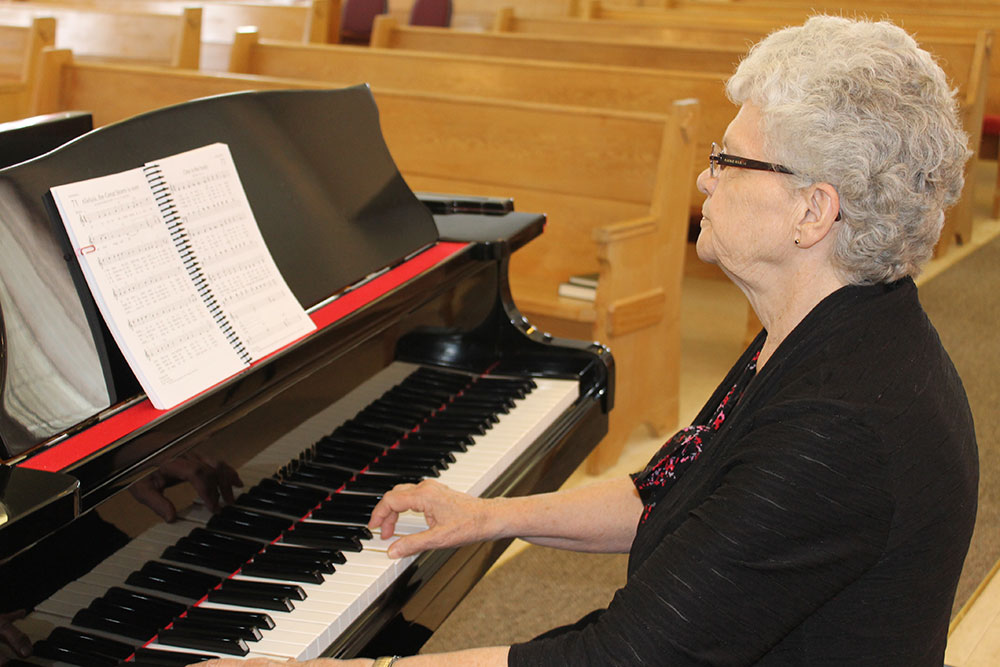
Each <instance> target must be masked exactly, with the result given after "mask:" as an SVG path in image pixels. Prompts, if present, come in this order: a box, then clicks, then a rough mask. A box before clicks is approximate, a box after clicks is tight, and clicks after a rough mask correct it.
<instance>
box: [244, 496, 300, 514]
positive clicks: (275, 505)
mask: <svg viewBox="0 0 1000 667" xmlns="http://www.w3.org/2000/svg"><path fill="white" fill-rule="evenodd" d="M235 504H236V506H237V507H245V508H247V509H251V510H259V511H261V512H271V513H274V514H283V515H285V516H288V517H296V518H298V517H301V516H305V515H306V514H307V513H308V512H309V510H311V509H312V508H313V507H314V506H315V503H314V504H312V505H306V506H303V505H302V504H301V503H296V502H294V501H289V500H286V499H283V498H281V497H273V498H267V497H260V496H251V495H250V494H248V493H243V494H240V496H239V497H238V498H237V499H236V501H235Z"/></svg>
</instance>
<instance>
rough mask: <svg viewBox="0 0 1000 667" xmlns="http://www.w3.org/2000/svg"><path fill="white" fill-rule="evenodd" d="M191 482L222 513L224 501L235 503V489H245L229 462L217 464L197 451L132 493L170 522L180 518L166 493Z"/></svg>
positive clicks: (161, 470)
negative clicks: (171, 488) (170, 489)
mask: <svg viewBox="0 0 1000 667" xmlns="http://www.w3.org/2000/svg"><path fill="white" fill-rule="evenodd" d="M181 482H188V483H190V484H191V486H192V487H193V488H194V490H195V492H196V493H197V494H198V497H199V498H201V500H202V502H203V503H205V506H206V507H207V508H208V509H210V510H211V511H213V512H216V511H218V509H219V506H220V501H221V502H225V503H227V504H228V503H231V502H233V487H241V486H243V482H242V480H240V476H239V474H238V473H237V472H236V470H234V469H233V467H232V466H230V465H229V464H228V463H225V462H221V461H220V462H216V461H212V460H209V459H207V458H205V457H203V456H200V455H198V454H196V453H194V452H188V453H187V454H182V455H181V456H178V457H177V458H175V459H174V460H172V461H169V462H167V463H165V464H163V465H162V466H160V467H159V468H157V469H156V470H155V471H153V472H152V473H150V474H149V475H147V476H146V477H144V478H142V479H141V480H139V481H138V482H136V483H135V484H133V485H132V486H131V487H130V488H129V490H130V491H131V492H132V495H133V496H134V497H135V499H136V500H138V501H139V502H140V503H142V504H143V505H146V506H147V507H149V508H150V509H151V510H153V511H154V512H156V513H157V514H158V515H160V517H161V518H162V519H164V520H165V521H167V522H168V523H169V522H171V521H173V520H174V519H176V518H177V508H176V507H174V504H173V503H172V502H170V499H169V498H167V497H166V496H165V495H164V494H163V491H164V490H165V489H167V488H169V487H171V486H174V485H175V484H179V483H181Z"/></svg>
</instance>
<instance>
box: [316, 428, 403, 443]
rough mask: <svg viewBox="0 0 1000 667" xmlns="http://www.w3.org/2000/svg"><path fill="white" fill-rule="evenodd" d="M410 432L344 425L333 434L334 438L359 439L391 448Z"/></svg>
mask: <svg viewBox="0 0 1000 667" xmlns="http://www.w3.org/2000/svg"><path fill="white" fill-rule="evenodd" d="M408 432H409V431H403V430H398V431H394V430H386V429H376V428H372V427H371V426H365V425H362V424H344V425H342V426H340V427H339V428H337V430H336V431H334V432H333V437H338V438H345V439H358V440H361V441H363V442H372V443H375V444H378V445H386V446H389V445H391V444H392V443H394V442H396V441H397V440H399V439H400V438H401V437H403V436H404V435H405V434H406V433H408Z"/></svg>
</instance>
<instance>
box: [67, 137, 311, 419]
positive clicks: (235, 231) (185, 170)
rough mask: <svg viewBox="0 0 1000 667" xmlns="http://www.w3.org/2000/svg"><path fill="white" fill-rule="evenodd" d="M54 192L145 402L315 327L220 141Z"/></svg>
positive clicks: (201, 381)
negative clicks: (290, 286)
mask: <svg viewBox="0 0 1000 667" xmlns="http://www.w3.org/2000/svg"><path fill="white" fill-rule="evenodd" d="M51 192H52V197H53V200H54V201H55V204H56V208H57V209H58V211H59V215H60V217H61V218H62V221H63V224H64V225H65V227H66V231H67V233H68V234H69V238H70V242H71V243H72V247H73V249H74V254H75V255H76V257H77V259H78V260H79V262H80V266H81V268H82V271H83V275H84V277H85V278H86V280H87V284H88V286H89V287H90V291H91V293H92V294H93V296H94V300H95V301H96V302H97V305H98V308H99V309H100V311H101V314H102V315H103V317H104V320H105V322H107V324H108V327H109V329H110V330H111V333H112V335H113V336H114V338H115V341H116V342H117V343H118V346H119V347H120V348H121V349H122V353H123V354H124V356H125V358H126V359H127V360H128V363H129V365H130V366H131V368H132V371H133V372H134V373H135V374H136V377H137V378H138V379H139V382H140V384H141V385H142V387H143V389H144V390H145V392H146V395H147V396H148V397H149V399H150V401H151V402H152V403H153V406H154V407H156V408H159V409H168V408H171V407H173V406H175V405H177V404H178V403H181V402H183V401H185V400H186V399H188V398H190V397H192V396H195V395H196V394H198V393H200V392H202V391H204V390H205V389H208V388H209V387H211V386H213V385H215V384H217V383H218V382H221V381H222V380H224V379H226V378H228V377H229V376H231V375H234V374H236V373H238V372H239V371H241V370H242V369H243V368H246V367H247V366H249V365H250V364H251V363H252V362H253V361H254V360H256V359H259V358H261V357H264V356H266V355H268V354H270V353H271V352H274V351H275V350H278V349H279V348H281V347H284V346H285V345H287V344H288V343H291V342H292V341H294V340H296V339H298V338H300V337H302V336H303V335H305V334H307V333H309V332H310V331H312V330H313V329H314V328H315V325H314V324H313V322H312V320H311V319H310V318H309V316H308V315H307V314H306V313H305V311H304V310H303V308H302V306H301V304H299V302H298V300H297V299H296V298H295V296H294V295H293V294H292V292H291V290H289V289H288V286H287V284H286V283H285V281H284V279H283V278H282V276H281V273H280V272H279V271H278V268H277V266H276V265H275V263H274V260H273V259H272V257H271V254H270V252H269V251H268V249H267V246H266V244H265V243H264V239H263V237H262V236H261V234H260V230H259V229H258V228H257V222H256V220H255V219H254V216H253V211H252V210H251V209H250V203H249V201H248V200H247V197H246V193H245V192H244V191H243V186H242V184H241V183H240V178H239V174H238V173H237V171H236V165H235V163H234V162H233V158H232V155H231V154H230V152H229V147H228V146H226V145H225V144H211V145H209V146H204V147H202V148H196V149H194V150H191V151H187V152H185V153H180V154H178V155H173V156H170V157H166V158H163V159H161V160H157V161H155V162H151V163H147V164H146V165H144V166H143V167H138V168H136V169H131V170H129V171H125V172H122V173H119V174H112V175H110V176H102V177H99V178H93V179H89V180H86V181H80V182H77V183H69V184H66V185H60V186H57V187H54V188H52V189H51Z"/></svg>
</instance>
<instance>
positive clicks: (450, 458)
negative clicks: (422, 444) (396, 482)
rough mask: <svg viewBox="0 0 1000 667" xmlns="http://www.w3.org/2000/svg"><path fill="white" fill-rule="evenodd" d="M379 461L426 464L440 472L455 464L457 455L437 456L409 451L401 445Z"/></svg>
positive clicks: (443, 454)
mask: <svg viewBox="0 0 1000 667" xmlns="http://www.w3.org/2000/svg"><path fill="white" fill-rule="evenodd" d="M378 460H379V461H406V462H408V463H409V462H412V463H425V464H427V465H431V466H433V467H434V468H436V469H438V470H445V469H447V468H448V466H449V465H450V464H452V463H454V462H455V454H453V453H452V452H445V453H442V454H440V455H435V454H433V453H430V452H423V451H419V450H412V449H407V448H406V447H405V445H404V444H400V446H399V447H397V448H396V449H390V450H389V451H388V452H386V453H385V454H383V455H382V456H380V457H379V459H378Z"/></svg>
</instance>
